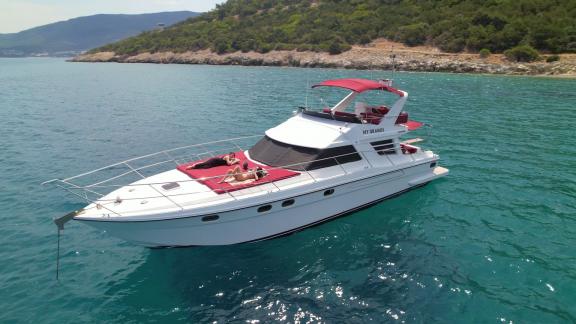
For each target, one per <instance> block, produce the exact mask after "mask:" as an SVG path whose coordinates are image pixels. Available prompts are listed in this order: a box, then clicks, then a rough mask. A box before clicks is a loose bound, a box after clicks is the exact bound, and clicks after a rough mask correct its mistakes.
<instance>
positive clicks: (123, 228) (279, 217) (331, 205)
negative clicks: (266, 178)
mask: <svg viewBox="0 0 576 324" xmlns="http://www.w3.org/2000/svg"><path fill="white" fill-rule="evenodd" d="M446 173H447V170H446V169H444V168H441V167H435V168H430V163H423V164H420V165H417V166H412V167H409V168H405V169H402V170H397V171H393V172H387V173H383V174H380V175H375V176H371V177H367V178H364V179H359V180H354V181H351V182H347V183H344V184H340V185H333V186H327V185H329V183H325V184H323V187H322V188H314V189H313V190H311V191H310V192H308V193H302V194H300V195H297V196H292V197H280V196H278V194H275V193H271V194H269V195H267V198H268V199H267V200H264V199H262V200H260V203H258V204H257V205H255V206H253V207H247V208H241V209H236V210H229V211H223V212H218V213H214V214H217V215H218V216H219V218H218V219H217V220H214V221H203V220H202V217H203V216H206V215H198V216H188V217H186V216H183V217H178V218H172V219H164V220H150V221H121V220H119V221H116V220H110V221H104V220H99V221H86V220H82V219H78V218H76V219H77V220H79V221H81V222H83V223H86V224H87V225H90V226H93V227H96V228H98V229H101V230H105V231H107V232H108V233H109V234H110V235H112V236H115V237H118V238H121V239H124V240H126V241H130V242H133V243H135V244H138V245H143V246H147V247H176V246H204V245H229V244H236V243H243V242H251V241H258V240H263V239H269V238H274V237H277V236H280V235H284V234H288V233H290V232H294V231H297V230H301V229H303V228H305V227H309V226H312V225H315V224H317V223H320V222H324V221H327V220H330V219H332V218H335V217H337V216H341V215H343V214H346V213H348V212H352V211H355V210H358V209H360V208H362V207H365V206H367V205H370V204H372V203H375V202H378V201H381V200H383V199H386V198H388V197H391V196H394V195H395V194H398V193H402V192H405V191H408V190H410V189H413V188H416V187H418V186H420V185H423V184H425V183H427V182H429V181H431V180H433V179H435V178H438V177H441V176H443V175H445V174H446ZM303 189H304V188H301V190H303ZM310 189H312V188H310ZM329 189H334V193H333V194H331V195H328V196H325V191H326V190H329ZM300 192H303V191H300ZM278 198H280V200H278ZM289 199H294V204H293V205H291V206H287V207H282V202H284V201H286V200H289ZM268 204H269V205H271V206H272V208H271V210H270V211H268V212H258V211H257V209H258V208H259V207H261V206H264V205H268Z"/></svg>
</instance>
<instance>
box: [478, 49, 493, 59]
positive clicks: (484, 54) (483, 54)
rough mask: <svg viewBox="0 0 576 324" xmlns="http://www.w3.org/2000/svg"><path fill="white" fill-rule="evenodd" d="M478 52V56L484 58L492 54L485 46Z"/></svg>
mask: <svg viewBox="0 0 576 324" xmlns="http://www.w3.org/2000/svg"><path fill="white" fill-rule="evenodd" d="M479 54H480V58H483V59H485V58H487V57H488V56H490V55H492V52H490V50H489V49H487V48H483V49H481V50H480V53H479Z"/></svg>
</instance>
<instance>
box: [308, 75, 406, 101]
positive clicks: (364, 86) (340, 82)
mask: <svg viewBox="0 0 576 324" xmlns="http://www.w3.org/2000/svg"><path fill="white" fill-rule="evenodd" d="M316 87H337V88H344V89H348V90H352V91H354V92H358V93H362V92H364V91H369V90H384V91H388V92H392V93H395V94H397V95H399V96H400V97H404V93H403V92H402V91H400V90H398V89H396V88H392V87H390V86H388V85H385V84H383V83H380V82H376V81H372V80H367V79H336V80H326V81H323V82H321V83H318V84H315V85H313V86H312V88H316Z"/></svg>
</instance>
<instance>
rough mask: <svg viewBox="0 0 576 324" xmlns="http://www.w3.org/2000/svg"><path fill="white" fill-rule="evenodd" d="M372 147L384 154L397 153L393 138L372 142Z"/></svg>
mask: <svg viewBox="0 0 576 324" xmlns="http://www.w3.org/2000/svg"><path fill="white" fill-rule="evenodd" d="M370 144H372V147H374V149H375V150H376V152H378V154H380V155H384V154H396V150H395V149H394V141H392V140H391V139H389V140H383V141H378V142H372V143H370Z"/></svg>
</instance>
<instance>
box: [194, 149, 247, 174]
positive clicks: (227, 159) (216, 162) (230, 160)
mask: <svg viewBox="0 0 576 324" xmlns="http://www.w3.org/2000/svg"><path fill="white" fill-rule="evenodd" d="M238 162H240V159H237V158H236V154H234V153H233V152H230V153H228V154H227V155H224V156H217V157H213V158H210V159H208V160H206V161H204V162H198V163H196V164H193V165H190V166H187V167H186V170H191V169H210V168H214V167H218V166H222V165H233V164H236V163H238Z"/></svg>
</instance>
